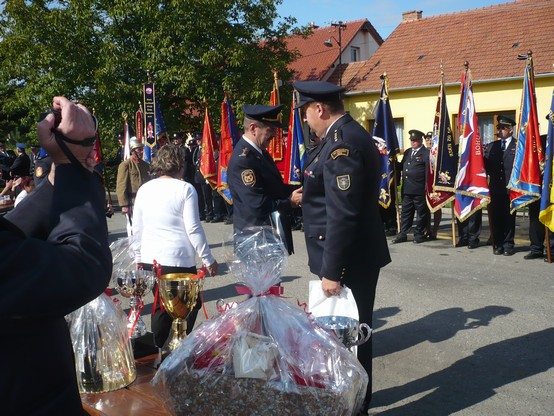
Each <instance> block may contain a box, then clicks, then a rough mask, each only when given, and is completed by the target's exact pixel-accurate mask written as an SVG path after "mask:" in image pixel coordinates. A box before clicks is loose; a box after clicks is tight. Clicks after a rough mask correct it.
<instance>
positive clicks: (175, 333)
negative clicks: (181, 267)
mask: <svg viewBox="0 0 554 416" xmlns="http://www.w3.org/2000/svg"><path fill="white" fill-rule="evenodd" d="M205 274H206V272H205V271H203V270H200V271H198V273H197V274H192V273H169V274H163V275H159V276H158V290H159V294H160V297H161V299H162V303H163V305H164V308H165V309H166V310H167V313H169V315H170V316H171V317H172V318H173V324H172V325H171V328H172V332H171V334H170V335H169V338H168V340H167V343H166V345H168V347H169V351H173V350H175V348H177V347H178V346H179V345H180V344H181V341H182V340H183V339H184V338H185V337H186V332H185V331H186V329H187V322H186V321H185V319H186V318H187V316H188V315H189V313H190V311H191V310H192V308H194V305H196V301H197V299H198V295H199V294H200V291H201V290H202V285H203V283H204V276H205Z"/></svg>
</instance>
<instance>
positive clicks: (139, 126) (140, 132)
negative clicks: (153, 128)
mask: <svg viewBox="0 0 554 416" xmlns="http://www.w3.org/2000/svg"><path fill="white" fill-rule="evenodd" d="M138 106H139V107H138V110H137V112H136V113H135V135H136V137H137V140H138V141H139V142H141V143H143V140H144V117H143V114H142V105H141V104H140V101H139V104H138Z"/></svg>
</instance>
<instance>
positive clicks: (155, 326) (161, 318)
mask: <svg viewBox="0 0 554 416" xmlns="http://www.w3.org/2000/svg"><path fill="white" fill-rule="evenodd" d="M144 270H152V265H151V264H144ZM168 273H192V274H196V267H174V266H162V274H168ZM156 286H157V284H156ZM156 286H154V293H155V291H156ZM160 303H161V300H160V302H159V303H158V304H157V305H156V310H153V311H152V317H151V323H152V333H153V334H154V344H155V345H156V346H157V347H158V348H162V347H163V346H164V344H165V341H166V340H167V338H168V337H169V331H170V330H171V324H173V318H172V317H171V316H170V315H169V314H168V313H167V311H165V309H164V311H163V312H162V309H161V304H160ZM201 307H202V299H201V297H200V296H199V297H198V299H197V300H196V305H194V308H192V311H190V313H189V316H187V319H186V321H187V330H186V333H187V335H188V334H190V332H191V331H192V329H193V328H194V323H195V322H196V316H197V315H198V311H199V310H200V308H201Z"/></svg>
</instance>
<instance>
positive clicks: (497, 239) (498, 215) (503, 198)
mask: <svg viewBox="0 0 554 416" xmlns="http://www.w3.org/2000/svg"><path fill="white" fill-rule="evenodd" d="M489 213H490V219H491V224H492V235H493V243H494V246H495V247H497V248H504V249H511V248H514V236H515V231H516V216H515V214H510V196H509V195H508V194H507V193H502V194H494V195H491V202H490V204H489Z"/></svg>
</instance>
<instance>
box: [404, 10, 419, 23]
mask: <svg viewBox="0 0 554 416" xmlns="http://www.w3.org/2000/svg"><path fill="white" fill-rule="evenodd" d="M422 13H423V12H422V11H421V10H412V11H411V12H404V13H402V21H403V22H411V21H412V20H419V19H421V14H422Z"/></svg>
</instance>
